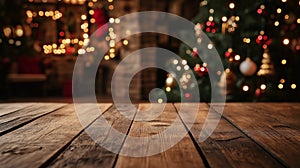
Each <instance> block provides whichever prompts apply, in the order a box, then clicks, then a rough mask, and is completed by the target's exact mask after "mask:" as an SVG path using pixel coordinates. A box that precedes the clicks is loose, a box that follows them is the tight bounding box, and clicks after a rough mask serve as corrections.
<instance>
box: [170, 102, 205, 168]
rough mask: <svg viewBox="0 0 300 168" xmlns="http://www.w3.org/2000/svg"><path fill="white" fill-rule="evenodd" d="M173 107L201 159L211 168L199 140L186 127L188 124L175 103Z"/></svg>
mask: <svg viewBox="0 0 300 168" xmlns="http://www.w3.org/2000/svg"><path fill="white" fill-rule="evenodd" d="M172 105H173V106H174V108H175V110H176V113H177V115H178V116H179V118H180V121H181V122H182V123H183V126H184V128H185V129H186V131H188V135H189V136H190V138H191V140H192V142H193V144H194V146H195V148H196V150H197V152H198V154H199V155H200V157H201V159H202V161H203V164H204V166H205V167H207V168H210V167H211V166H210V165H209V163H208V160H207V159H206V157H205V155H204V153H203V151H202V150H201V147H200V146H199V145H198V143H197V140H196V139H195V138H194V137H193V135H192V133H191V131H190V130H189V129H188V127H187V126H186V124H185V123H184V121H183V120H182V118H181V116H180V115H179V112H178V109H177V108H176V106H175V105H174V103H172Z"/></svg>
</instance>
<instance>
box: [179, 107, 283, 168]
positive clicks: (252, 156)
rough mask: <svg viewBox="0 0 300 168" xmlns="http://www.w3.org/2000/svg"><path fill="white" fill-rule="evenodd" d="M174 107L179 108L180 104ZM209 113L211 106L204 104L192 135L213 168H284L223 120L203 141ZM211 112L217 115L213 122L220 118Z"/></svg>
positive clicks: (192, 129) (200, 108)
mask: <svg viewBox="0 0 300 168" xmlns="http://www.w3.org/2000/svg"><path fill="white" fill-rule="evenodd" d="M175 106H176V108H177V109H178V110H179V109H180V104H175ZM190 107H191V106H190ZM186 110H189V109H186ZM208 111H209V106H208V105H207V104H204V103H201V104H200V107H199V111H198V116H197V119H196V122H195V123H194V125H193V127H192V128H191V135H192V136H193V138H194V140H195V141H196V142H197V144H198V146H199V148H200V149H201V151H202V153H203V155H204V157H205V158H206V160H207V162H208V164H209V166H210V167H212V168H214V167H237V168H238V167H249V168H252V167H282V165H281V164H280V163H279V162H278V161H276V160H275V159H274V158H272V156H271V155H269V154H268V153H266V152H265V151H264V150H263V149H262V148H261V147H260V146H258V145H257V144H256V143H255V142H253V141H252V140H250V139H248V138H247V137H246V136H245V135H244V134H243V133H242V132H240V131H239V130H238V129H237V128H235V127H234V126H232V125H231V124H230V123H229V122H227V121H226V120H225V119H224V118H221V120H220V121H219V124H218V126H217V127H216V129H215V130H214V132H213V133H212V135H211V136H210V137H209V138H207V139H206V140H205V141H204V142H200V141H199V135H200V132H201V130H202V127H203V124H204V121H205V119H206V117H207V114H208ZM212 113H213V114H214V115H215V117H214V115H212V118H211V119H212V120H214V119H218V118H219V117H217V116H218V115H219V114H218V113H216V112H214V111H212Z"/></svg>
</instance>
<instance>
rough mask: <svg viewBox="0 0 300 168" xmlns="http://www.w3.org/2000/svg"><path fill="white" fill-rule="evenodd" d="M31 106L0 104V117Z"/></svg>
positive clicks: (28, 104)
mask: <svg viewBox="0 0 300 168" xmlns="http://www.w3.org/2000/svg"><path fill="white" fill-rule="evenodd" d="M31 105H33V103H1V104H0V117H1V116H4V115H7V114H9V113H13V112H16V111H18V110H20V109H22V108H25V107H28V106H31Z"/></svg>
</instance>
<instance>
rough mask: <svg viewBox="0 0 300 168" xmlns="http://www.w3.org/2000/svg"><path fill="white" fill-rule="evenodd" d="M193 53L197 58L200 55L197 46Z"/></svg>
mask: <svg viewBox="0 0 300 168" xmlns="http://www.w3.org/2000/svg"><path fill="white" fill-rule="evenodd" d="M192 55H193V57H195V58H197V57H199V54H198V50H197V48H194V49H193V51H192Z"/></svg>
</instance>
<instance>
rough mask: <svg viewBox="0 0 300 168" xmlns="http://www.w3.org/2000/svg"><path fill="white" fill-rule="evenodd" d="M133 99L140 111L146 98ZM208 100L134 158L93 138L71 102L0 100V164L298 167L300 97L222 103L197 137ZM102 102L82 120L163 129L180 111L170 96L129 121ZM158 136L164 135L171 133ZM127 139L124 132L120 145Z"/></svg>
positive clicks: (142, 132)
mask: <svg viewBox="0 0 300 168" xmlns="http://www.w3.org/2000/svg"><path fill="white" fill-rule="evenodd" d="M137 106H138V110H137V111H135V113H136V114H139V112H140V111H141V109H145V108H147V107H148V106H149V104H138V105H137ZM209 106H210V105H209V104H205V103H201V104H200V108H199V111H198V115H197V120H196V122H195V123H194V125H193V127H192V129H191V131H190V132H189V133H188V134H187V135H186V136H185V137H184V138H183V139H182V140H181V141H180V142H179V143H177V144H176V145H175V146H173V147H172V148H171V149H169V150H167V151H165V152H163V153H160V154H157V155H154V156H149V157H140V158H134V157H127V156H122V155H118V154H115V153H112V152H109V151H107V150H105V149H104V148H102V147H101V146H100V145H98V144H97V143H95V142H94V141H93V140H92V139H91V138H90V137H89V136H88V134H87V133H86V132H85V131H84V128H83V127H82V126H81V124H80V123H79V120H78V118H77V115H76V113H75V111H74V105H73V104H63V103H6V104H0V143H1V145H0V167H159V168H162V167H170V168H173V167H180V168H182V167H295V168H296V167H300V103H227V104H226V107H225V110H224V114H223V116H222V118H221V120H220V122H219V124H218V126H217V128H216V129H215V131H214V132H213V134H212V135H211V136H210V137H209V138H208V139H207V140H206V141H204V142H202V143H201V142H199V141H198V137H199V133H200V130H201V128H202V125H203V122H204V119H205V117H206V115H207V113H208V109H209ZM85 107H88V106H85ZM99 107H100V109H101V110H102V113H99V115H98V116H90V121H91V123H90V125H88V126H87V127H94V128H97V125H95V124H94V123H95V121H97V120H98V119H99V117H101V116H103V117H105V118H106V120H107V121H108V123H110V124H111V125H112V126H113V127H114V128H115V129H118V130H119V131H120V132H123V133H125V134H128V135H131V136H137V137H138V136H151V135H153V134H157V133H160V132H162V131H163V130H165V129H166V128H167V127H168V126H169V125H170V124H172V122H173V120H174V119H175V118H177V117H178V113H177V108H178V104H167V106H166V107H165V109H164V112H163V113H162V114H161V115H160V116H159V117H158V118H156V119H155V120H152V121H148V122H140V121H133V122H132V121H130V120H129V119H127V118H125V117H123V116H122V115H121V113H119V112H118V111H117V110H116V108H115V106H114V105H112V104H99ZM86 110H87V111H88V110H89V108H86ZM181 126H182V127H184V126H185V123H181ZM103 134H104V135H105V134H110V131H106V132H103ZM161 138H162V142H167V138H168V137H164V136H162V137H161ZM113 143H114V142H112V144H113ZM127 143H128V142H127V141H126V138H124V140H123V146H128V145H131V144H127ZM133 152H134V151H133Z"/></svg>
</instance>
